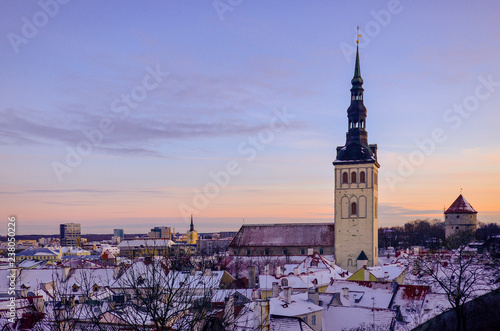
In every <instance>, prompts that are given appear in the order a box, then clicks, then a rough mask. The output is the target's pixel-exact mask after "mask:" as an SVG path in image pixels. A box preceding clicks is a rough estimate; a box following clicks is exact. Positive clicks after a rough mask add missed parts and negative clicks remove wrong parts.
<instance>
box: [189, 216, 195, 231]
mask: <svg viewBox="0 0 500 331" xmlns="http://www.w3.org/2000/svg"><path fill="white" fill-rule="evenodd" d="M189 231H194V224H193V214H191V226H190V227H189Z"/></svg>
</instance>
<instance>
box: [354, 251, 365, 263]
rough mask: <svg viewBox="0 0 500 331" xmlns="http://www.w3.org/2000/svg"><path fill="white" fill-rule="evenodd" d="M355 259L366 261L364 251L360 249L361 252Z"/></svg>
mask: <svg viewBox="0 0 500 331" xmlns="http://www.w3.org/2000/svg"><path fill="white" fill-rule="evenodd" d="M356 261H368V257H367V256H366V254H365V251H361V253H359V256H358V258H357V259H356Z"/></svg>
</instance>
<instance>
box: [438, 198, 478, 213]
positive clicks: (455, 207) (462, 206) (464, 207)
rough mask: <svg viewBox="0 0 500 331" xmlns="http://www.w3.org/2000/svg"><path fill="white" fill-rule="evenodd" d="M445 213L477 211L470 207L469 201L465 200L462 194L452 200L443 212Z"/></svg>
mask: <svg viewBox="0 0 500 331" xmlns="http://www.w3.org/2000/svg"><path fill="white" fill-rule="evenodd" d="M444 213H445V214H477V211H476V210H475V209H474V208H472V206H471V205H470V203H469V202H467V200H465V198H464V197H463V195H461V194H460V195H459V196H458V198H457V200H455V202H453V203H452V204H451V206H450V208H448V209H447V210H446V211H445V212H444Z"/></svg>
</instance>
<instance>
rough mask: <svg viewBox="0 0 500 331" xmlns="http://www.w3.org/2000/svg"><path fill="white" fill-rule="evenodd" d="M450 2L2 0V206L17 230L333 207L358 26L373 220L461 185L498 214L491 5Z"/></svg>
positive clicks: (482, 216) (329, 211) (409, 212)
mask: <svg viewBox="0 0 500 331" xmlns="http://www.w3.org/2000/svg"><path fill="white" fill-rule="evenodd" d="M41 4H43V5H41ZM454 4H455V5H448V4H447V3H437V4H430V3H427V4H426V3H415V2H411V1H388V2H382V3H376V4H373V3H372V2H368V1H361V2H359V3H356V4H354V3H346V4H343V5H339V4H337V3H334V2H330V3H327V4H325V3H323V4H322V5H320V4H315V3H307V4H306V3H301V2H286V3H285V2H283V1H282V2H273V3H272V4H270V3H266V2H259V1H257V2H248V1H240V2H236V1H235V2H231V4H230V2H227V1H215V2H206V3H203V4H199V3H196V4H195V3H193V2H190V1H172V2H168V3H163V2H161V3H156V2H154V3H141V4H139V3H135V2H121V3H120V4H119V5H116V4H115V5H113V4H111V3H101V2H98V1H90V2H86V3H80V2H68V3H65V4H61V3H59V2H56V1H50V0H47V1H41V2H40V3H37V2H8V3H1V4H0V17H1V19H0V35H2V36H3V38H2V41H1V42H0V62H1V63H2V65H1V66H2V69H3V75H2V77H0V93H1V94H0V95H1V96H2V98H1V102H0V160H1V162H2V165H3V166H2V167H1V170H0V178H1V184H0V194H1V196H2V199H1V202H0V206H1V210H3V211H5V212H4V213H5V218H7V216H10V215H15V216H16V218H17V220H18V224H17V226H18V233H19V234H29V233H43V234H50V233H56V232H57V229H58V226H59V224H61V223H69V222H75V223H81V225H82V233H90V232H92V233H108V232H109V233H112V231H113V229H114V228H123V229H124V230H125V233H140V232H147V230H148V229H150V228H152V227H154V226H170V227H173V228H175V229H176V230H177V231H179V232H185V231H186V230H187V229H189V217H190V215H191V214H193V215H194V216H193V217H194V226H195V228H196V230H197V231H199V232H215V231H224V230H226V231H237V229H239V228H240V226H241V225H242V224H243V223H248V224H250V223H284V222H287V223H289V222H301V223H304V222H315V223H316V222H333V165H332V162H333V161H334V160H335V148H336V147H337V146H341V145H343V144H344V143H345V133H346V131H347V117H346V110H347V108H348V106H349V101H350V96H349V95H350V92H349V89H350V87H351V85H350V80H351V78H352V76H353V70H354V50H355V45H356V43H355V37H356V29H355V28H356V25H359V27H360V31H359V34H361V35H362V37H361V38H360V44H359V45H360V58H361V72H362V76H363V79H364V86H363V87H364V89H365V105H366V107H367V109H368V117H367V130H368V132H369V137H368V139H369V142H370V143H376V144H378V159H379V163H380V165H381V167H380V173H379V226H381V227H384V226H394V225H403V224H404V223H405V222H407V221H410V220H412V219H422V218H431V219H432V218H438V219H440V220H443V208H448V207H449V206H450V205H451V204H452V203H453V201H455V199H456V198H457V196H458V195H459V194H460V193H463V195H464V196H465V197H466V199H467V200H468V201H469V202H470V203H471V205H472V206H474V208H475V209H476V210H477V211H478V220H479V221H480V222H481V221H482V222H497V223H498V222H500V206H499V205H498V201H500V192H499V190H498V188H497V187H498V185H499V184H500V176H498V173H499V172H500V147H499V146H498V144H496V142H497V141H498V138H499V134H498V130H497V129H496V123H497V122H498V121H499V120H500V114H499V112H498V111H497V109H498V104H499V103H500V67H499V66H498V64H497V62H496V61H495V60H496V59H497V58H498V57H499V55H500V49H499V46H498V45H499V44H500V43H499V41H500V40H499V39H500V37H499V36H498V35H497V34H495V33H494V31H495V28H497V27H498V23H497V22H496V17H495V15H494V13H495V12H496V11H495V9H500V8H499V7H500V5H499V4H498V3H496V2H494V1H486V2H485V4H484V5H482V6H478V5H477V4H473V3H469V2H466V1H459V2H454ZM40 13H41V14H40ZM75 153H76V154H75ZM50 229H52V231H51V230H50ZM54 230H55V231H54ZM0 233H3V232H0Z"/></svg>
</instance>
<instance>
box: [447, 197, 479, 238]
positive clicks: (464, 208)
mask: <svg viewBox="0 0 500 331" xmlns="http://www.w3.org/2000/svg"><path fill="white" fill-rule="evenodd" d="M444 225H445V236H446V238H448V237H450V236H452V235H454V234H456V233H457V232H460V231H475V230H476V228H477V211H476V210H475V209H474V208H472V206H471V205H470V203H469V202H467V200H465V198H464V197H463V195H462V194H460V195H459V196H458V198H457V199H456V200H455V202H453V203H452V204H451V206H450V208H448V209H447V210H446V211H445V212H444Z"/></svg>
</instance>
